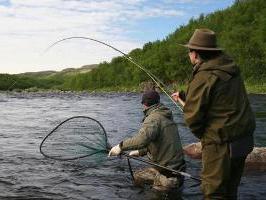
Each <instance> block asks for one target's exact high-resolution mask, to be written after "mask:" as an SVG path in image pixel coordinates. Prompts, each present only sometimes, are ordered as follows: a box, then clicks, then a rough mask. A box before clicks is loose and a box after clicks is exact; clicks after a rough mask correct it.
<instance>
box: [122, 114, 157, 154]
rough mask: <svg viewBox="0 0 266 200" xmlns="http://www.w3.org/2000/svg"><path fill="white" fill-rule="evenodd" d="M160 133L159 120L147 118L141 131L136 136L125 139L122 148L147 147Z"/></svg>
mask: <svg viewBox="0 0 266 200" xmlns="http://www.w3.org/2000/svg"><path fill="white" fill-rule="evenodd" d="M158 134H159V123H158V121H157V120H154V119H152V118H146V119H145V121H144V122H143V124H142V127H141V128H140V130H139V132H138V133H137V134H136V135H135V136H133V137H131V138H128V139H126V140H124V141H123V142H122V145H121V148H122V150H123V151H127V150H134V149H135V150H140V149H145V148H146V147H147V146H148V145H149V144H150V142H152V141H153V140H155V139H156V138H157V136H158ZM143 153H144V152H143Z"/></svg>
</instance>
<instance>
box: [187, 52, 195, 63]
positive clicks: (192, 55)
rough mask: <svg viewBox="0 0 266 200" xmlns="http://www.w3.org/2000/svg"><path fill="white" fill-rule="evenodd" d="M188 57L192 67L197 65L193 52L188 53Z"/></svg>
mask: <svg viewBox="0 0 266 200" xmlns="http://www.w3.org/2000/svg"><path fill="white" fill-rule="evenodd" d="M188 56H189V59H190V62H191V64H192V65H195V64H196V63H197V53H196V52H195V51H191V50H190V51H189V52H188Z"/></svg>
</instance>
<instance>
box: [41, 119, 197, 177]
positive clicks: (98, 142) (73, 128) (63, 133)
mask: <svg viewBox="0 0 266 200" xmlns="http://www.w3.org/2000/svg"><path fill="white" fill-rule="evenodd" d="M110 149H111V146H110V144H109V142H108V139H107V134H106V131H105V129H104V127H103V126H102V124H101V123H100V122H99V121H97V120H96V119H93V118H91V117H86V116H75V117H71V118H68V119H66V120H64V121H63V122H61V123H59V124H58V125H57V126H56V127H55V128H54V129H53V130H52V131H51V132H50V133H48V134H47V135H46V136H45V137H44V139H43V140H42V142H41V144H40V153H41V154H42V155H44V156H45V157H47V158H50V159H54V160H59V161H69V160H78V159H82V158H89V159H90V160H91V161H94V160H97V159H99V158H102V157H106V154H107V153H108V152H109V150H110ZM122 155H123V156H126V157H127V158H130V159H134V160H137V161H140V162H143V163H147V164H149V165H152V166H155V167H158V168H161V169H165V170H168V171H171V172H172V173H173V174H178V175H181V176H184V177H188V178H190V179H193V180H196V181H201V180H200V179H199V178H196V177H194V176H191V175H190V174H188V173H185V172H182V171H177V170H173V169H171V168H168V167H165V166H162V165H159V164H157V163H154V162H152V161H149V160H145V159H143V158H138V157H134V156H130V155H128V154H127V153H124V152H123V153H122ZM130 168H131V166H130ZM131 173H132V172H131Z"/></svg>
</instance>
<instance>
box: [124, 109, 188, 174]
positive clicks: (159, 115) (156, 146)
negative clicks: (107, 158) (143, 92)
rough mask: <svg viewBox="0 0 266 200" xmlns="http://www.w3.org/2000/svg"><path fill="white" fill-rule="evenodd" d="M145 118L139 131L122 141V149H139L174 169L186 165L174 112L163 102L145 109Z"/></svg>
mask: <svg viewBox="0 0 266 200" xmlns="http://www.w3.org/2000/svg"><path fill="white" fill-rule="evenodd" d="M144 114H145V117H144V120H143V124H142V127H141V128H140V130H139V132H138V133H137V134H136V135H135V136H133V137H132V138H129V139H126V140H124V141H123V142H122V147H121V148H122V150H123V151H126V150H134V149H136V150H139V151H140V154H141V155H142V156H143V155H145V154H146V153H147V155H148V157H149V159H150V160H151V161H153V162H155V163H158V164H160V165H163V166H168V167H171V168H172V169H177V170H179V169H181V168H182V167H184V159H183V150H182V145H181V141H180V137H179V133H178V129H177V124H176V123H175V122H174V121H173V116H172V112H171V111H170V110H169V109H168V108H166V107H165V106H164V105H163V104H156V105H153V106H151V107H149V108H148V109H146V110H144Z"/></svg>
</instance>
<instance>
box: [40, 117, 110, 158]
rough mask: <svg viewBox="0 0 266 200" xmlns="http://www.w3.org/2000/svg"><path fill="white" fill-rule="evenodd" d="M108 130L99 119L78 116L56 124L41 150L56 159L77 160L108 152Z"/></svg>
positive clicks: (46, 155) (45, 154) (42, 144)
mask: <svg viewBox="0 0 266 200" xmlns="http://www.w3.org/2000/svg"><path fill="white" fill-rule="evenodd" d="M108 149H109V144H108V141H107V136H106V132H105V130H104V128H103V126H102V125H101V123H100V122H98V121H97V120H95V119H93V118H90V117H85V116H76V117H72V118H69V119H67V120H65V121H63V122H62V123H60V124H59V125H58V126H56V127H55V128H54V129H53V130H52V131H51V132H50V133H49V134H48V135H47V136H46V137H45V138H44V139H43V141H42V143H41V145H40V152H41V153H42V154H43V155H44V156H45V157H48V158H52V159H55V160H76V159H80V158H85V157H88V156H93V155H96V154H98V153H107V151H108Z"/></svg>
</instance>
